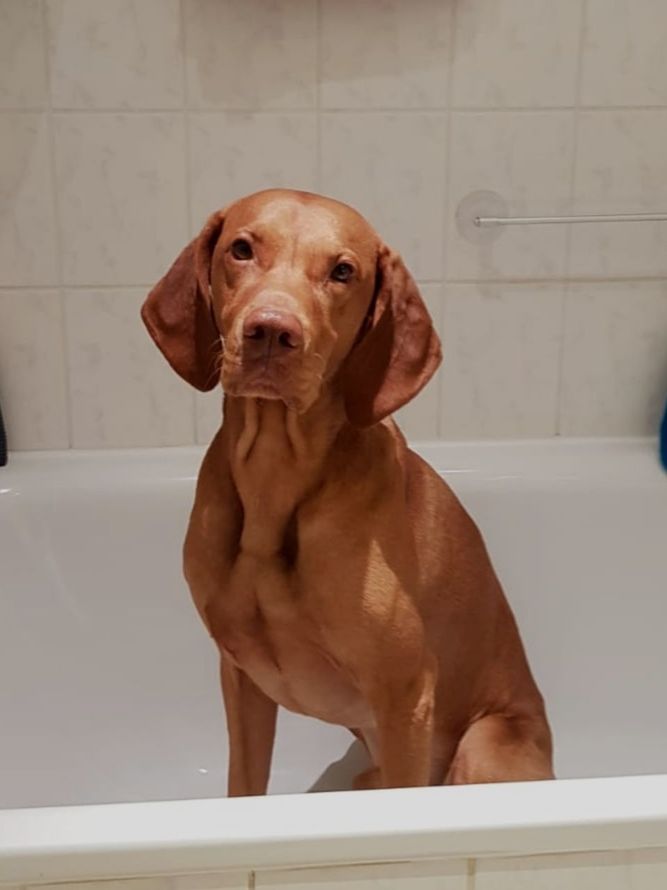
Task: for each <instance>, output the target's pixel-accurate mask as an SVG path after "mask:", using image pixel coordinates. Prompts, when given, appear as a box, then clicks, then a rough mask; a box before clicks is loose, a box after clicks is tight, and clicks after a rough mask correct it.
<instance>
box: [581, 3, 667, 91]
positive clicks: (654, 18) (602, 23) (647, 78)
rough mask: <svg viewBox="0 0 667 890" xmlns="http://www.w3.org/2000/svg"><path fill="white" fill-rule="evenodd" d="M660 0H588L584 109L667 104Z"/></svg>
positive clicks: (666, 31) (666, 22) (666, 29)
mask: <svg viewBox="0 0 667 890" xmlns="http://www.w3.org/2000/svg"><path fill="white" fill-rule="evenodd" d="M666 44H667V19H666V18H665V3H664V0H587V3H586V31H585V42H584V57H583V66H582V87H581V90H582V92H581V101H582V103H583V104H584V105H667V53H665V45H666Z"/></svg>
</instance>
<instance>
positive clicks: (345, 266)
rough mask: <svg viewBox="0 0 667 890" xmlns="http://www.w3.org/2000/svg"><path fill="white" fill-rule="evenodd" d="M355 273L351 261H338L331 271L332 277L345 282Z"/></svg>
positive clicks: (334, 279)
mask: <svg viewBox="0 0 667 890" xmlns="http://www.w3.org/2000/svg"><path fill="white" fill-rule="evenodd" d="M353 275H354V266H351V265H350V264H349V263H337V264H336V265H335V266H334V267H333V269H332V271H331V279H332V280H333V281H340V282H341V283H342V284H345V282H346V281H349V280H350V278H352V276H353Z"/></svg>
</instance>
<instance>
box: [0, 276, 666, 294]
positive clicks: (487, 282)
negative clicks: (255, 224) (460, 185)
mask: <svg viewBox="0 0 667 890" xmlns="http://www.w3.org/2000/svg"><path fill="white" fill-rule="evenodd" d="M415 281H416V283H417V284H418V285H420V286H426V285H442V286H447V285H465V286H469V287H474V286H478V287H486V286H491V285H506V286H512V287H522V286H524V287H535V286H536V285H541V286H544V287H555V286H557V285H563V284H590V285H592V286H602V285H608V284H656V283H660V284H661V283H664V281H665V276H664V275H620V276H619V275H612V276H587V275H579V276H573V277H571V278H565V277H562V276H555V277H552V278H415ZM154 284H155V282H154V281H149V282H141V281H140V282H136V281H134V282H121V283H119V284H107V283H103V284H102V283H94V282H88V283H85V284H67V285H63V287H66V289H67V290H71V291H77V290H87V291H91V290H99V291H104V290H142V291H145V290H147V289H150V288H151V287H153V285H154ZM27 290H42V291H59V290H61V286H60V285H58V284H4V285H0V293H2V292H12V291H27Z"/></svg>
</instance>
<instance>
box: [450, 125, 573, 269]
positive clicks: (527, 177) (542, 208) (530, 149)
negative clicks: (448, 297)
mask: <svg viewBox="0 0 667 890" xmlns="http://www.w3.org/2000/svg"><path fill="white" fill-rule="evenodd" d="M573 133H574V125H573V116H572V115H571V114H570V113H569V112H558V111H552V112H526V113H524V112H507V113H502V114H496V113H493V112H480V113H475V112H457V113H454V114H453V115H452V131H451V141H450V152H451V154H450V160H449V207H450V212H449V228H448V234H447V245H448V246H447V262H446V269H445V275H446V277H447V278H449V279H461V278H463V279H488V278H553V277H556V276H562V275H563V273H564V269H565V249H566V238H567V232H566V227H565V226H562V225H561V226H549V225H547V226H517V227H512V228H505V229H503V230H502V231H500V232H498V231H497V230H494V229H487V230H484V231H483V232H481V233H480V234H481V235H482V236H483V237H481V238H479V239H476V240H469V239H468V238H466V237H464V235H463V234H461V232H460V231H459V229H458V226H457V221H456V211H457V208H458V206H459V203H460V202H461V200H462V199H463V198H464V197H466V196H468V195H469V194H471V193H473V192H477V191H491V192H495V193H496V194H498V195H499V196H500V197H501V198H502V199H503V200H504V202H505V205H506V208H507V213H509V214H510V215H513V216H552V215H554V214H559V213H565V212H566V211H567V210H568V206H569V204H568V195H569V193H570V179H571V165H572V152H573Z"/></svg>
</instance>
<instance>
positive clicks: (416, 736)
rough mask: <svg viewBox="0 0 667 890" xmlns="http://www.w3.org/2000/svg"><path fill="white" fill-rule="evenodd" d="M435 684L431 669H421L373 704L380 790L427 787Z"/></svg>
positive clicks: (381, 695)
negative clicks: (374, 705)
mask: <svg viewBox="0 0 667 890" xmlns="http://www.w3.org/2000/svg"><path fill="white" fill-rule="evenodd" d="M435 680H436V669H435V667H434V666H432V665H428V666H425V667H424V668H423V669H422V670H421V671H420V672H419V673H418V674H417V675H416V676H415V677H414V678H412V679H411V680H409V681H408V682H405V681H404V682H401V683H400V684H396V685H394V684H392V686H393V688H391V687H390V688H385V689H383V690H382V691H381V693H380V695H379V697H378V699H377V700H376V707H375V708H374V710H375V715H376V725H377V731H378V737H377V738H378V760H379V763H378V767H379V776H378V780H379V784H380V786H381V787H382V788H408V787H412V786H422V785H428V784H429V783H430V777H431V761H432V756H433V711H434V693H435Z"/></svg>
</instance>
